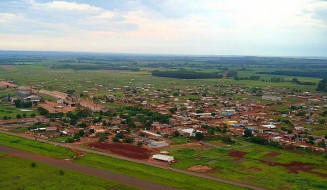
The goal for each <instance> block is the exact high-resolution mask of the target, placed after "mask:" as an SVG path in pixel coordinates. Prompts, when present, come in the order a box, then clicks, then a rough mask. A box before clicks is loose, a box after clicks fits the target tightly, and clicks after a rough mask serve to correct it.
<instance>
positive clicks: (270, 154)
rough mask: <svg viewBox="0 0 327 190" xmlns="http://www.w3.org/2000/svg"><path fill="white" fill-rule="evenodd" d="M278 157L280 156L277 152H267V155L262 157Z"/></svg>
mask: <svg viewBox="0 0 327 190" xmlns="http://www.w3.org/2000/svg"><path fill="white" fill-rule="evenodd" d="M279 155H281V153H279V152H269V153H268V154H266V155H265V156H264V157H265V158H273V157H275V156H279Z"/></svg>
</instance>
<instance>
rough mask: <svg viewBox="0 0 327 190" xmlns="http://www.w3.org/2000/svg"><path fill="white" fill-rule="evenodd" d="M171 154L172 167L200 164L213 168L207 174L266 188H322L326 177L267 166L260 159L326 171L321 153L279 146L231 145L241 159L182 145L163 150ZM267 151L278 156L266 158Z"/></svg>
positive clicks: (325, 186)
mask: <svg viewBox="0 0 327 190" xmlns="http://www.w3.org/2000/svg"><path fill="white" fill-rule="evenodd" d="M165 150H167V151H169V152H170V154H171V155H173V156H174V157H175V158H176V159H177V162H176V163H174V164H173V167H176V168H180V169H185V170H187V169H188V168H190V167H192V166H195V165H204V166H209V167H211V168H213V170H212V171H211V172H208V174H209V175H211V176H216V177H223V178H225V179H230V180H235V181H240V182H245V181H246V182H247V183H249V184H252V185H256V186H261V187H265V188H270V189H285V188H286V189H326V188H327V185H326V182H327V179H326V178H324V177H321V176H318V175H315V174H312V173H307V172H302V171H300V172H299V173H298V174H295V173H291V172H289V171H288V170H286V169H285V168H284V167H282V166H270V165H268V164H266V163H263V162H262V161H271V162H276V163H284V164H287V163H290V162H294V161H295V162H303V163H310V164H313V165H314V166H315V167H316V169H319V170H321V171H322V172H321V173H326V172H327V163H326V161H327V159H326V158H324V157H322V156H321V155H312V154H309V153H302V152H301V153H292V152H288V151H284V150H279V149H272V148H269V147H264V146H259V145H253V146H243V147H240V148H235V150H237V151H243V152H245V153H246V155H245V156H244V158H234V157H231V156H229V151H228V150H223V149H217V148H210V147H204V146H194V147H183V146H176V147H171V148H168V149H165ZM271 152H278V153H280V155H278V156H274V157H267V156H266V155H267V154H268V153H271Z"/></svg>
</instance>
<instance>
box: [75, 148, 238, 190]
mask: <svg viewBox="0 0 327 190" xmlns="http://www.w3.org/2000/svg"><path fill="white" fill-rule="evenodd" d="M75 162H76V163H79V164H83V165H88V166H92V167H97V168H102V169H105V170H109V171H113V172H117V173H121V174H124V175H129V176H133V177H136V178H140V179H144V180H148V181H152V182H155V183H160V184H163V185H167V186H171V187H175V188H178V189H203V190H204V189H242V188H240V187H236V186H232V185H228V184H224V183H219V182H215V181H211V180H206V179H202V178H198V177H194V176H189V175H186V174H181V173H177V172H173V171H169V170H164V169H160V168H156V167H152V166H146V165H143V164H138V163H133V162H129V161H124V160H120V159H116V158H111V157H106V156H102V155H97V154H87V155H86V156H84V157H80V158H78V159H75Z"/></svg>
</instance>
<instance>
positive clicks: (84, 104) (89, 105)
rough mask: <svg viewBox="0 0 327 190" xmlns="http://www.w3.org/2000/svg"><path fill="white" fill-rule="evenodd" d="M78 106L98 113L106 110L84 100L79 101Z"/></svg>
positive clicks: (101, 106)
mask: <svg viewBox="0 0 327 190" xmlns="http://www.w3.org/2000/svg"><path fill="white" fill-rule="evenodd" d="M79 105H80V106H82V107H85V108H87V109H90V110H91V111H93V112H100V111H102V110H104V111H105V110H106V107H105V106H103V105H100V104H95V103H93V102H89V101H86V100H81V101H80V103H79Z"/></svg>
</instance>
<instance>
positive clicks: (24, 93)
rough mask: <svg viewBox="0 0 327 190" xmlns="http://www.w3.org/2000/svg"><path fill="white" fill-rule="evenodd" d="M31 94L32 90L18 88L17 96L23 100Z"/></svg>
mask: <svg viewBox="0 0 327 190" xmlns="http://www.w3.org/2000/svg"><path fill="white" fill-rule="evenodd" d="M31 94H32V92H31V91H30V90H17V92H16V96H17V98H18V99H21V100H23V99H25V98H27V97H29V96H30V95H31Z"/></svg>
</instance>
